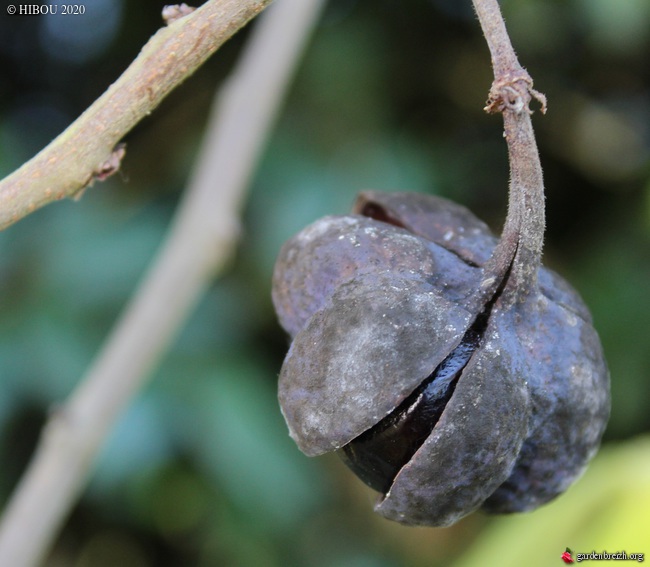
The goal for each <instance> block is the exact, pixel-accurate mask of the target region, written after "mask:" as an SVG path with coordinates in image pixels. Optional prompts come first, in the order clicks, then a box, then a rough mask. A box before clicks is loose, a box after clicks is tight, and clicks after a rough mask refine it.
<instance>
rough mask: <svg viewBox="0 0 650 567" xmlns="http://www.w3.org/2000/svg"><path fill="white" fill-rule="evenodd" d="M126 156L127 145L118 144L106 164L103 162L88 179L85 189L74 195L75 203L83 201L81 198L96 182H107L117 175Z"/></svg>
mask: <svg viewBox="0 0 650 567" xmlns="http://www.w3.org/2000/svg"><path fill="white" fill-rule="evenodd" d="M125 155H126V144H125V143H124V142H122V143H119V144H117V145H116V146H115V147H114V148H113V151H112V152H111V155H110V156H108V158H107V159H106V160H105V161H104V162H102V163H101V164H100V165H99V166H97V167H96V168H95V169H94V170H93V173H92V175H91V176H90V178H89V179H88V182H87V183H86V184H85V185H84V186H83V187H81V188H80V189H79V190H78V191H77V192H76V193H74V194H73V195H72V199H73V200H74V201H78V200H79V199H81V197H83V195H84V193H85V192H86V189H88V187H92V186H93V185H94V183H95V181H105V180H106V179H108V178H109V177H110V176H111V175H114V174H115V173H117V172H118V170H119V169H120V165H121V163H122V159H123V158H124V156H125Z"/></svg>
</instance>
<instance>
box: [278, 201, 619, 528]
mask: <svg viewBox="0 0 650 567" xmlns="http://www.w3.org/2000/svg"><path fill="white" fill-rule="evenodd" d="M354 213H355V214H353V215H350V216H344V217H326V218H324V219H321V220H319V221H316V222H315V223H314V224H312V225H311V226H309V227H307V228H306V229H305V230H303V231H302V232H301V233H299V234H298V235H296V236H295V237H293V238H292V239H291V240H289V241H288V242H287V243H286V244H285V245H284V247H283V249H282V251H281V253H280V256H279V258H278V262H277V264H276V268H275V273H274V281H273V300H274V304H275V308H276V310H277V313H278V316H279V319H280V322H281V324H282V325H283V327H284V328H285V329H286V330H287V332H288V333H289V334H290V335H291V337H292V343H291V347H290V349H289V352H288V354H287V357H286V359H285V361H284V364H283V367H282V370H281V374H280V382H279V399H280V404H281V408H282V412H283V414H284V416H285V418H286V421H287V423H288V425H289V431H290V434H291V436H292V437H293V438H294V439H295V441H296V443H297V444H298V446H299V447H300V449H301V450H302V451H303V452H305V453H306V454H307V455H319V454H322V453H325V452H329V451H337V452H338V453H339V454H340V455H341V457H342V458H343V460H344V461H345V462H346V464H348V466H349V467H350V468H351V469H352V470H353V471H354V472H355V473H356V474H357V475H358V476H359V477H360V478H361V479H362V480H363V481H364V482H366V483H367V484H368V485H369V486H371V487H372V488H374V489H375V490H377V491H378V492H379V493H380V494H381V496H380V498H379V500H378V503H377V506H376V510H377V511H378V512H379V513H381V514H383V515H384V516H386V517H387V518H390V519H393V520H396V521H399V522H402V523H406V524H421V525H433V526H446V525H450V524H452V523H454V522H455V521H457V520H458V519H460V518H461V517H463V516H465V515H467V514H469V513H471V512H472V511H474V510H476V509H478V508H481V507H482V508H484V509H485V510H488V511H491V512H513V511H524V510H531V509H533V508H535V507H537V506H539V505H540V504H543V503H545V502H547V501H549V500H550V499H552V498H554V497H555V496H556V495H558V494H560V493H561V492H563V491H564V490H566V488H567V487H568V486H569V485H570V484H571V483H572V482H573V481H574V480H575V479H576V478H577V477H578V476H579V475H580V474H581V473H582V471H583V470H584V468H585V466H586V464H587V462H588V461H589V460H590V459H591V458H592V456H593V455H594V454H595V452H596V450H597V448H598V445H599V443H600V438H601V436H602V433H603V431H604V428H605V425H606V422H607V419H608V415H609V375H608V371H607V367H606V364H605V361H604V358H603V353H602V348H601V346H600V341H599V339H598V336H597V334H596V332H595V330H594V329H593V326H592V324H591V319H590V316H589V312H588V310H587V309H586V307H585V305H584V304H583V303H582V301H581V300H580V298H579V296H578V294H577V293H576V292H575V291H574V290H573V289H572V288H571V287H570V286H569V285H568V284H567V283H566V282H564V280H562V279H561V278H560V277H559V276H557V275H556V274H554V273H553V272H551V271H549V270H547V269H545V268H543V267H541V266H539V265H537V264H536V263H535V262H534V261H532V262H528V264H527V265H526V266H524V267H523V268H521V266H520V264H521V265H523V264H524V263H525V262H526V258H527V256H526V255H525V254H522V256H521V257H523V258H524V260H521V259H520V257H519V256H514V259H513V260H511V262H510V264H509V265H508V269H507V271H506V272H505V273H503V274H502V275H501V276H500V277H493V276H492V275H491V274H492V272H486V265H487V263H488V261H489V259H490V258H491V257H492V256H493V251H494V250H495V247H496V246H497V243H498V240H497V239H496V238H495V237H494V236H493V235H492V234H491V233H490V231H489V230H488V228H487V226H486V225H485V224H484V223H482V222H481V221H479V220H478V219H477V218H476V217H475V216H474V215H473V214H472V213H471V212H470V211H468V210H467V209H465V208H464V207H462V206H459V205H457V204H454V203H451V202H449V201H446V200H444V199H440V198H436V197H431V196H425V195H420V194H410V193H397V194H381V193H373V192H368V193H364V194H362V195H361V196H360V198H359V200H358V201H357V204H356V205H355V209H354ZM522 242H524V241H523V240H522ZM519 247H520V251H521V249H522V248H523V244H520V245H519ZM524 252H526V250H525V249H524ZM520 268H521V269H520ZM524 268H525V269H524ZM524 280H525V281H524ZM524 288H525V293H524V292H522V291H521V290H522V289H524ZM483 290H485V293H483Z"/></svg>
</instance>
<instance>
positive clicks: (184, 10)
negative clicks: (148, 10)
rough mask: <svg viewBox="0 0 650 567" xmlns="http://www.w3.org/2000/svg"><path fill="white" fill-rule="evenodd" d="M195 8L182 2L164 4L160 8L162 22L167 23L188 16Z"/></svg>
mask: <svg viewBox="0 0 650 567" xmlns="http://www.w3.org/2000/svg"><path fill="white" fill-rule="evenodd" d="M194 10H196V8H193V7H192V6H188V5H187V4H185V2H183V3H182V4H172V5H170V6H165V7H164V8H163V10H162V19H163V20H164V22H165V23H166V24H167V25H169V24H171V23H173V22H175V21H176V20H180V19H181V18H183V17H185V16H188V15H189V14H191V13H192V12H194Z"/></svg>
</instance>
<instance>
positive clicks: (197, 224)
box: [0, 0, 323, 567]
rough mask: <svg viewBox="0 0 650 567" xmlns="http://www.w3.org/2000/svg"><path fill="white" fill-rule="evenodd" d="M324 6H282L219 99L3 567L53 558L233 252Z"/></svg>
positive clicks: (52, 449)
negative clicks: (150, 258) (114, 432)
mask: <svg viewBox="0 0 650 567" xmlns="http://www.w3.org/2000/svg"><path fill="white" fill-rule="evenodd" d="M322 3H323V1H322V0H281V1H280V2H278V3H277V5H276V6H274V7H273V8H272V9H271V10H269V13H268V14H266V15H265V16H264V18H263V19H262V21H261V22H260V24H259V25H258V26H257V27H256V28H255V30H254V33H253V35H252V36H251V38H250V41H249V43H248V44H247V46H246V50H245V51H244V53H243V55H242V59H241V60H240V62H239V63H238V66H237V69H236V70H235V74H234V75H233V76H232V78H231V79H229V81H228V83H227V84H226V85H225V86H224V87H223V88H222V90H221V92H220V94H219V96H218V98H217V99H216V100H215V103H216V104H215V105H214V108H213V112H212V116H211V118H210V123H209V125H208V129H207V132H206V136H205V140H204V144H203V149H202V152H201V155H200V157H199V161H198V163H197V166H196V168H195V173H194V176H193V179H192V180H191V182H190V183H189V186H188V190H187V192H186V194H185V196H184V199H183V202H182V203H181V205H180V208H179V210H178V212H177V214H176V217H175V219H174V223H173V225H172V227H171V229H170V233H169V236H168V238H167V241H166V243H165V245H164V246H163V248H162V249H161V251H160V254H159V256H158V258H157V260H156V261H155V263H154V264H153V266H152V267H151V269H150V270H149V273H148V274H147V276H146V278H145V279H144V281H143V282H142V284H141V285H140V287H139V289H138V291H137V293H136V294H135V296H134V297H133V299H132V301H131V303H130V305H129V306H128V307H127V308H126V309H125V311H124V313H123V315H122V317H121V319H120V320H119V321H118V323H117V324H116V326H115V328H114V330H113V332H112V334H111V335H110V337H109V338H108V340H107V341H106V344H105V346H104V348H103V349H102V351H101V352H100V353H99V355H98V356H97V358H96V359H95V361H94V363H93V364H92V366H91V367H90V369H89V370H88V373H87V375H86V376H85V377H84V380H83V381H82V382H81V383H80V385H79V386H78V388H77V389H76V391H75V392H74V393H73V394H72V396H71V397H70V399H69V400H68V402H67V403H66V404H65V405H64V406H63V407H62V408H61V409H60V410H59V411H58V412H56V413H55V414H54V415H53V416H52V417H51V419H50V421H49V422H48V424H47V425H46V427H45V429H44V431H43V435H42V438H41V441H40V444H39V446H38V448H37V451H36V453H35V455H34V457H33V461H32V463H31V464H30V466H29V468H28V470H27V472H26V474H25V476H24V477H23V479H22V480H21V483H20V484H19V486H18V487H17V489H16V492H15V494H14V496H13V498H12V500H11V501H10V503H9V505H8V507H7V509H6V511H5V515H4V518H3V521H2V524H1V525H0V565H11V566H15V567H30V566H33V565H36V564H37V563H38V561H39V559H40V558H41V557H42V556H43V555H44V553H45V552H46V551H47V548H48V547H49V545H50V543H51V541H52V539H53V538H54V536H55V535H56V532H57V530H58V529H59V526H60V525H61V523H62V521H63V520H64V519H65V516H66V515H67V512H68V510H69V509H70V507H71V506H72V504H73V502H74V500H75V498H76V497H77V495H78V494H79V493H80V492H81V490H82V488H83V485H84V482H85V479H86V477H87V475H88V473H89V471H90V469H91V468H92V464H93V461H94V460H95V458H96V456H97V454H98V452H99V450H100V448H101V445H102V443H103V442H104V440H105V439H106V437H107V435H108V434H109V432H110V430H111V428H112V426H113V424H114V422H115V421H116V420H117V418H118V417H119V415H120V414H121V412H122V411H123V410H124V409H125V407H126V406H127V405H128V403H129V401H130V400H131V398H132V397H133V396H134V395H135V394H137V392H138V391H139V389H140V388H141V387H142V386H143V385H144V383H145V382H146V379H147V377H148V375H149V373H150V371H151V370H152V368H153V367H154V366H155V364H156V362H157V360H158V359H159V357H160V355H161V354H162V353H163V352H164V350H165V349H166V347H167V346H168V345H169V343H170V342H171V340H172V339H173V337H174V335H175V333H176V332H177V330H178V329H179V327H180V326H181V325H182V323H183V321H184V320H185V318H186V317H187V315H188V313H189V312H190V310H191V309H192V307H193V306H194V304H195V303H196V301H197V300H198V298H199V296H200V295H201V293H202V292H203V291H204V289H205V288H206V287H207V285H208V284H209V282H210V281H211V279H212V278H213V277H214V276H215V274H216V273H217V272H218V271H220V270H221V269H222V268H223V266H224V264H225V263H226V261H227V260H228V258H229V256H230V255H231V253H232V250H233V246H234V243H235V241H236V239H237V234H238V230H237V227H238V218H239V212H240V208H241V206H242V201H243V198H244V189H245V187H246V185H247V182H248V178H249V175H250V173H251V171H252V170H253V167H254V165H255V162H256V159H257V157H258V155H259V153H260V150H261V148H262V147H263V143H264V140H265V138H266V137H267V134H268V131H269V129H270V125H271V122H272V119H273V117H274V115H275V114H276V111H277V109H278V106H279V103H280V101H281V100H282V98H283V94H284V90H285V87H286V85H287V82H288V80H289V78H290V76H291V72H292V70H293V68H294V67H295V63H296V60H297V57H298V55H299V54H300V52H301V47H302V45H303V43H304V41H305V39H306V37H307V35H308V32H309V31H310V29H311V25H312V23H313V22H314V21H315V18H316V16H317V14H318V12H319V8H320V6H321V4H322Z"/></svg>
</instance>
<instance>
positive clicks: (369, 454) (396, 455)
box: [338, 313, 487, 494]
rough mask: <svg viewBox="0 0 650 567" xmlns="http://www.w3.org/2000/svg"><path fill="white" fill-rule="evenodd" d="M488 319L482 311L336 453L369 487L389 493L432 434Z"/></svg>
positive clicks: (477, 344) (476, 346)
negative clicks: (406, 390)
mask: <svg viewBox="0 0 650 567" xmlns="http://www.w3.org/2000/svg"><path fill="white" fill-rule="evenodd" d="M486 323H487V313H484V314H481V316H479V317H478V319H477V320H476V322H475V323H474V324H473V325H472V327H470V329H468V331H467V332H466V333H465V335H464V337H463V339H462V340H461V342H460V344H459V345H458V346H457V347H456V348H455V349H454V350H453V351H452V352H451V353H450V354H449V355H448V356H447V357H446V358H445V359H444V360H443V361H442V362H441V363H440V364H439V365H438V367H437V368H436V369H435V370H434V371H433V372H432V373H431V375H430V376H429V377H427V379H426V380H424V382H422V384H420V386H419V387H418V388H417V389H416V390H415V391H414V392H413V393H411V394H410V395H409V397H408V398H406V399H405V400H404V401H403V402H402V403H401V404H400V405H399V406H398V407H397V408H395V410H393V411H392V412H391V413H390V414H388V415H387V416H386V417H385V418H384V419H383V420H381V421H380V422H379V423H377V424H376V425H375V426H374V427H372V428H371V429H369V430H368V431H366V432H364V433H362V434H361V435H359V436H358V437H357V438H356V439H354V440H353V441H351V442H350V443H348V444H347V445H345V446H344V447H343V448H342V449H340V450H339V451H338V454H339V455H340V456H341V458H342V459H343V461H344V462H345V464H346V465H347V466H348V467H349V468H350V469H351V470H352V471H353V472H354V473H355V474H356V475H357V476H358V477H359V478H360V479H361V480H362V481H363V482H364V483H366V484H367V485H368V486H370V487H371V488H373V489H374V490H377V491H379V492H381V493H383V494H385V493H386V492H388V490H389V489H390V487H391V485H392V484H393V480H394V479H395V477H396V476H397V473H399V471H400V470H401V468H402V467H403V466H404V465H406V463H408V462H409V461H410V460H411V458H412V457H413V455H414V454H415V452H416V451H417V450H418V449H419V448H420V446H421V445H422V443H424V441H425V439H426V438H427V437H428V436H429V435H430V434H431V431H432V430H433V428H434V427H435V425H436V423H437V422H438V419H439V418H440V416H441V415H442V412H443V410H444V409H445V406H446V405H447V402H448V401H449V400H450V399H451V396H452V394H453V393H454V388H455V386H456V382H457V381H458V378H459V377H460V375H461V373H462V371H463V368H465V366H466V365H467V363H468V362H469V359H470V358H471V356H472V354H473V353H474V351H475V350H476V349H477V348H478V346H479V343H480V340H481V335H482V334H483V332H484V330H485V327H486Z"/></svg>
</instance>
